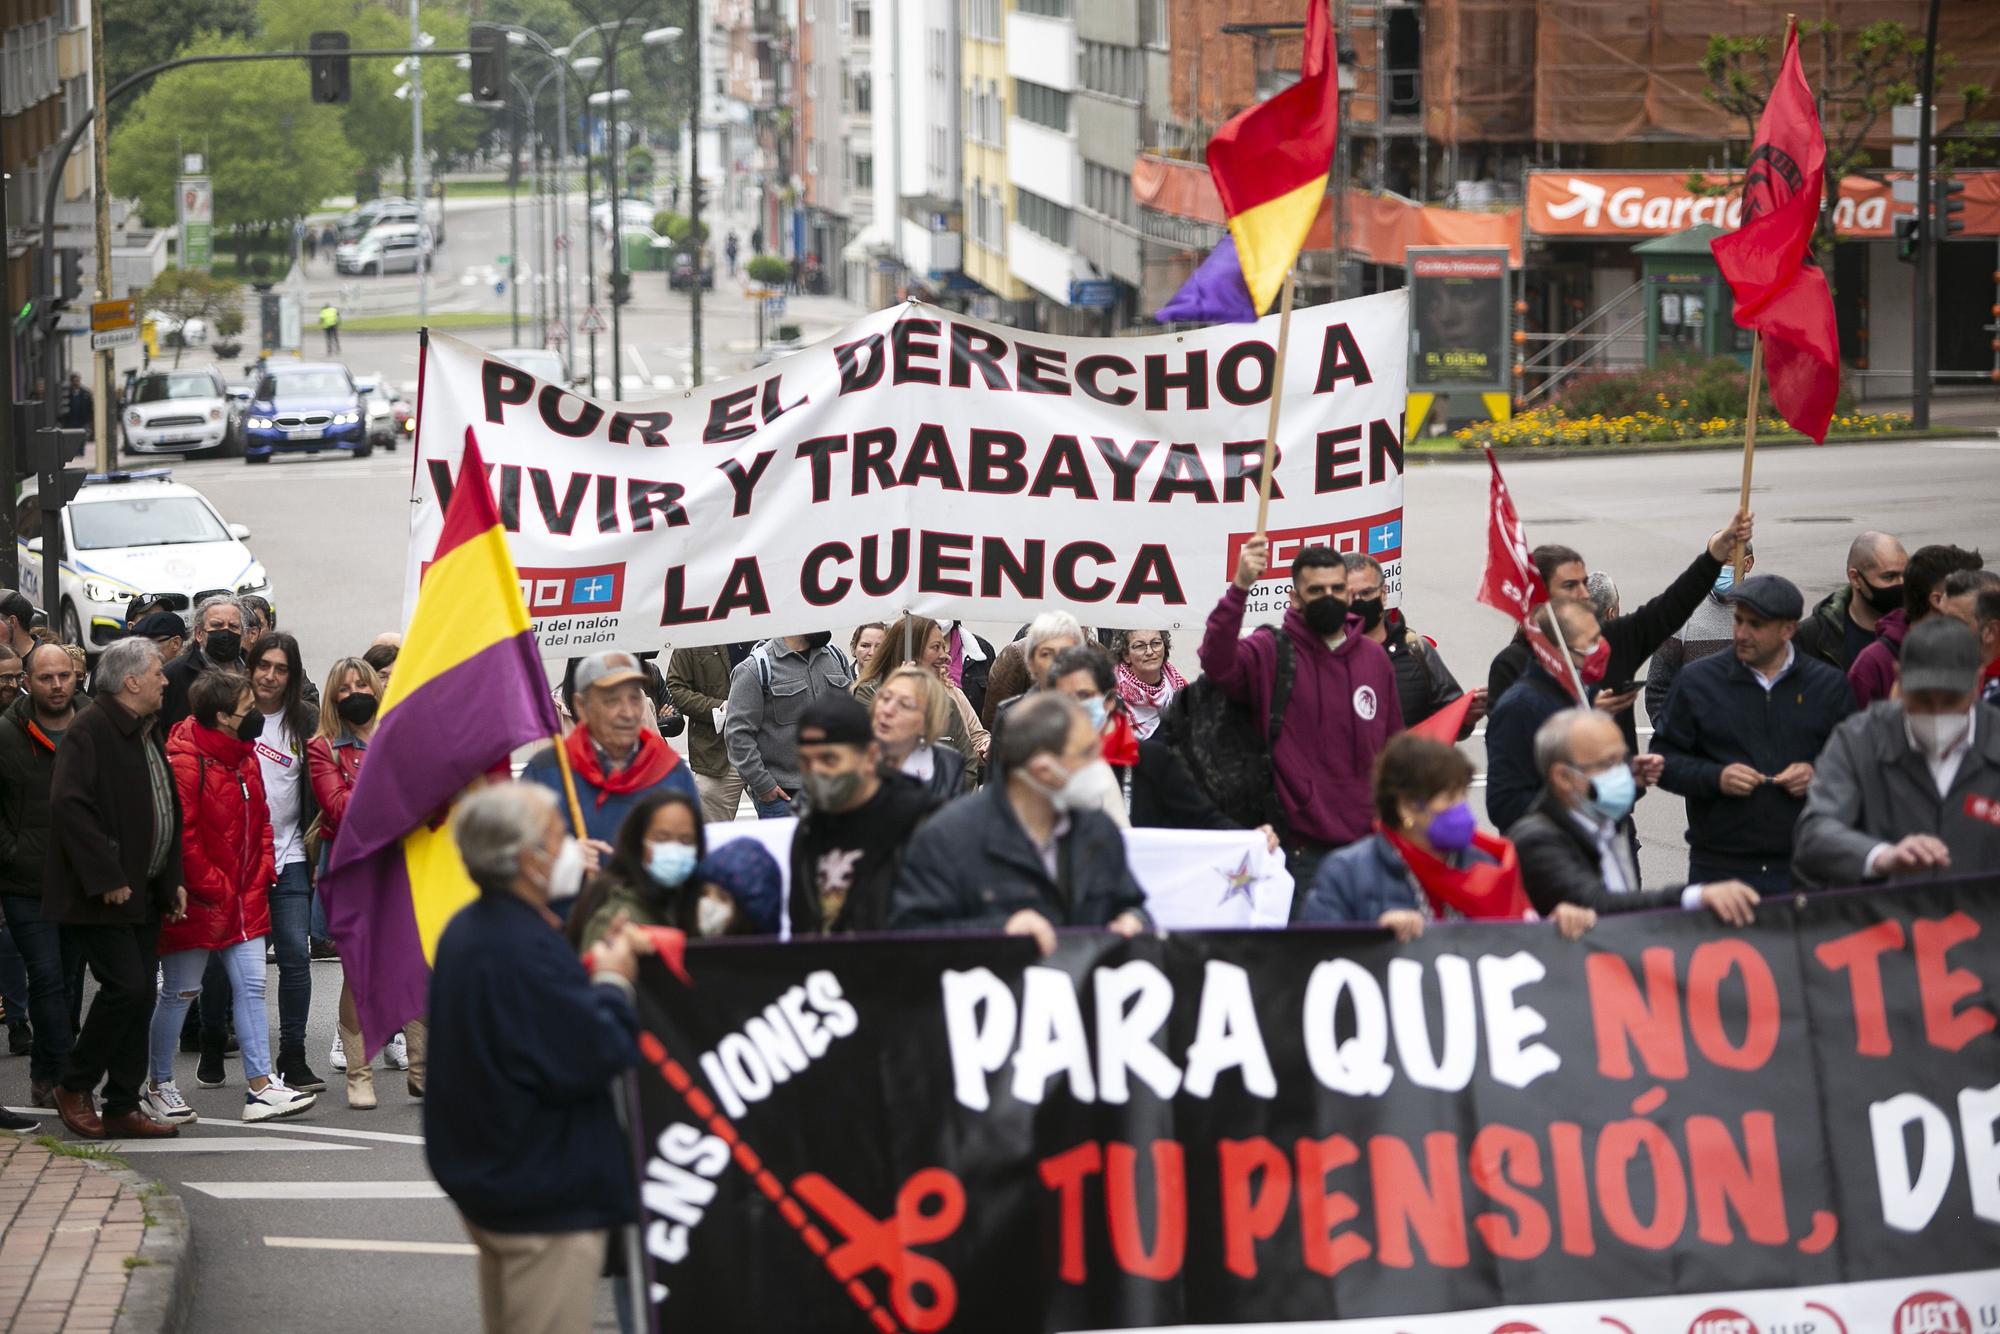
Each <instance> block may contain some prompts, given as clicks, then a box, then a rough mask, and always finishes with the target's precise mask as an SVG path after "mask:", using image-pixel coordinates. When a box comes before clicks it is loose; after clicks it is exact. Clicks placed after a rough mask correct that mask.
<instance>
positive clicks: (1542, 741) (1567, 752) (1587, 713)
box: [1535, 709, 1601, 776]
mask: <svg viewBox="0 0 2000 1334" xmlns="http://www.w3.org/2000/svg"><path fill="white" fill-rule="evenodd" d="M1599 716H1601V715H1599V714H1598V713H1597V711H1596V710H1594V709H1564V710H1563V711H1562V712H1561V713H1558V714H1555V715H1553V716H1552V717H1550V719H1549V720H1548V721H1547V722H1545V723H1543V724H1542V725H1541V726H1540V727H1538V728H1536V729H1535V768H1536V769H1537V770H1539V771H1540V772H1541V773H1542V774H1543V775H1544V776H1547V774H1548V772H1549V770H1551V769H1553V768H1555V767H1556V766H1557V765H1558V764H1568V763H1569V762H1570V756H1572V755H1574V754H1575V753H1576V752H1575V751H1573V750H1572V749H1570V744H1569V736H1570V733H1571V732H1574V731H1575V730H1576V725H1577V724H1578V723H1584V722H1589V721H1590V720H1591V719H1592V718H1596V717H1599Z"/></svg>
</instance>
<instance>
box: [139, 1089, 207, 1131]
mask: <svg viewBox="0 0 2000 1334" xmlns="http://www.w3.org/2000/svg"><path fill="white" fill-rule="evenodd" d="M139 1105H140V1107H141V1109H142V1110H144V1111H145V1113H146V1115H148V1116H150V1117H152V1118H153V1119H154V1120H155V1121H160V1122H163V1123H165V1124H167V1125H170V1126H171V1125H191V1124H193V1123H194V1122H195V1121H197V1120H199V1119H200V1118H199V1117H197V1116H196V1115H195V1114H194V1108H192V1107H190V1106H188V1101H187V1099H186V1098H183V1097H182V1096H181V1091H180V1090H179V1089H178V1088H176V1087H175V1086H174V1081H173V1080H171V1079H169V1080H168V1081H167V1082H166V1083H164V1084H148V1085H146V1093H145V1096H144V1097H142V1098H141V1099H140V1100H139Z"/></svg>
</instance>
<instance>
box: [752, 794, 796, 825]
mask: <svg viewBox="0 0 2000 1334" xmlns="http://www.w3.org/2000/svg"><path fill="white" fill-rule="evenodd" d="M751 801H753V802H755V803H756V806H757V818H758V819H759V820H782V819H784V818H785V817H787V816H790V815H797V814H798V812H797V811H795V810H793V809H792V799H791V798H790V797H786V798H785V799H784V800H783V801H766V800H764V799H763V798H762V797H752V798H751Z"/></svg>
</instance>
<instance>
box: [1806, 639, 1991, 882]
mask: <svg viewBox="0 0 2000 1334" xmlns="http://www.w3.org/2000/svg"><path fill="white" fill-rule="evenodd" d="M1901 665H1902V689H1901V693H1900V695H1899V696H1898V697H1897V698H1895V699H1887V700H1881V701H1879V702H1877V703H1875V704H1871V705H1870V706H1869V707H1868V710H1867V712H1865V713H1860V714H1856V715H1855V716H1854V717H1852V718H1849V719H1848V720H1847V721H1846V722H1844V723H1842V724H1841V725H1840V726H1839V727H1838V728H1836V729H1835V730H1834V734H1833V736H1832V738H1831V739H1830V740H1829V741H1828V742H1827V745H1826V750H1825V751H1824V752H1822V753H1821V755H1820V758H1819V768H1818V772H1817V774H1816V776H1815V777H1814V779H1813V785H1812V795H1811V796H1810V797H1808V798H1807V800H1806V809H1805V814H1804V815H1803V816H1801V817H1800V819H1799V828H1798V847H1797V850H1796V852H1795V853H1794V854H1793V858H1792V869H1793V871H1794V872H1795V873H1796V874H1797V875H1798V878H1799V879H1800V881H1802V882H1804V883H1806V884H1812V885H1853V884H1859V883H1861V882H1862V881H1864V880H1880V879H1883V878H1885V877H1886V878H1889V879H1905V878H1911V879H1915V878H1928V877H1932V876H1939V875H1962V874H1967V873H1971V872H1976V871H1991V870H1995V869H2000V709H1995V708H1994V707H1993V706H1992V705H1990V704H1982V703H1980V702H1979V699H1978V695H1977V690H1978V684H1979V640H1978V639H1977V638H1976V637H1975V636H1974V635H1973V633H1972V631H1970V630H1968V629H1966V628H1965V626H1964V625H1963V624H1962V623H1960V622H1958V621H1956V620H1953V619H1952V618H1951V617H1949V616H1931V617H1927V618H1926V619H1925V620H1923V621H1922V622H1921V623H1919V624H1917V625H1913V626H1911V627H1910V633H1909V636H1908V637H1907V638H1906V639H1904V640H1903V654H1902V660H1901Z"/></svg>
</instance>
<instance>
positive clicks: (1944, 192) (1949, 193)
mask: <svg viewBox="0 0 2000 1334" xmlns="http://www.w3.org/2000/svg"><path fill="white" fill-rule="evenodd" d="M1933 188H1934V189H1935V190H1936V191H1937V205H1936V212H1935V214H1934V215H1933V216H1935V217H1936V219H1937V239H1938V240H1940V241H1948V240H1950V239H1951V238H1952V237H1954V236H1957V235H1958V234H1959V233H1960V232H1963V231H1964V230H1965V220H1964V219H1963V218H1960V217H1959V216H1958V215H1959V214H1961V213H1963V212H1965V201H1964V200H1963V199H1961V198H1959V196H1960V195H1962V194H1964V193H1965V182H1964V181H1961V180H1959V179H1958V178H1957V177H1955V176H1940V177H1938V178H1937V180H1936V181H1935V182H1934V183H1933Z"/></svg>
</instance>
